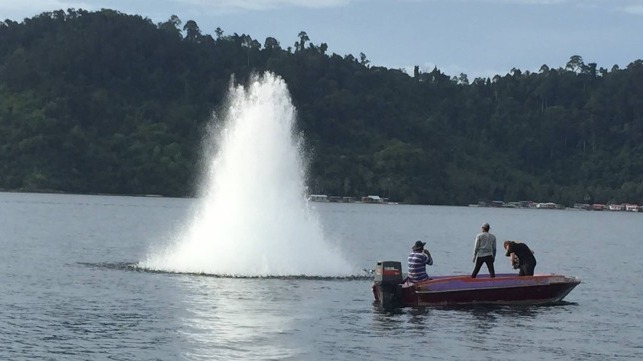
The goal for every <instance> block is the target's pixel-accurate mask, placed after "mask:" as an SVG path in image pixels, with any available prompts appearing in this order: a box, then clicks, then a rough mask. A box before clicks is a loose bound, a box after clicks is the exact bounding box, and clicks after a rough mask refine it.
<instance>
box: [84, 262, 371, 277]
mask: <svg viewBox="0 0 643 361" xmlns="http://www.w3.org/2000/svg"><path fill="white" fill-rule="evenodd" d="M78 264H79V265H81V266H84V267H90V268H100V269H108V270H117V271H132V272H145V273H157V274H168V275H186V276H199V277H212V278H236V279H283V280H293V279H294V280H324V281H364V280H372V279H373V275H372V274H369V273H368V272H366V270H364V274H355V275H346V276H309V275H266V276H246V275H230V274H212V273H204V272H176V271H165V270H157V269H153V268H146V267H141V266H140V264H139V263H138V262H99V263H90V262H78Z"/></svg>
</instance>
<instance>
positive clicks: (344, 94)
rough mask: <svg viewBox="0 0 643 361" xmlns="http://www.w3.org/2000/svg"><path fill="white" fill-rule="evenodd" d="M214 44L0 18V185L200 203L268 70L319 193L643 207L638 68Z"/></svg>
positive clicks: (139, 29)
mask: <svg viewBox="0 0 643 361" xmlns="http://www.w3.org/2000/svg"><path fill="white" fill-rule="evenodd" d="M181 24H185V25H184V26H183V27H181ZM214 33H215V37H214V38H213V37H212V36H210V35H208V34H204V33H202V32H201V30H200V28H199V26H198V24H197V23H196V22H195V21H193V20H188V21H186V22H185V23H184V22H183V21H182V20H181V19H179V18H178V17H177V16H175V15H172V16H171V17H170V18H169V19H168V20H167V21H165V22H162V23H159V24H156V25H155V24H153V23H152V22H151V21H150V20H149V19H146V18H142V17H140V16H132V15H126V14H122V13H120V12H117V11H113V10H107V9H104V10H101V11H96V12H88V11H84V10H73V9H70V10H67V11H63V10H57V11H53V12H48V13H43V14H40V15H38V16H35V17H33V18H30V19H25V20H24V21H23V22H15V21H11V20H5V21H3V22H0V188H3V189H9V190H25V191H62V192H82V193H119V194H162V195H172V196H185V195H192V194H194V193H195V184H196V181H197V178H198V175H199V172H200V169H201V166H200V161H201V149H202V141H203V134H206V133H207V127H208V125H209V123H210V122H211V121H216V119H214V120H212V119H211V118H212V116H211V114H212V112H213V111H218V110H219V107H221V106H222V105H224V101H225V96H226V92H227V90H228V87H229V86H230V84H231V83H245V82H246V80H247V79H248V78H249V77H250V76H251V74H253V73H261V72H263V71H267V70H268V71H272V72H274V73H276V74H278V75H279V76H281V77H282V78H283V79H284V80H285V81H286V83H287V84H288V87H289V90H290V93H291V95H292V99H293V103H294V105H295V106H296V108H297V115H298V119H297V128H298V129H297V130H298V131H301V132H303V134H304V136H305V141H306V142H305V145H306V157H307V160H308V164H309V172H308V178H309V181H308V185H309V191H310V192H311V193H326V194H332V195H342V196H357V197H359V196H363V195H367V194H378V195H381V196H383V197H387V198H389V199H391V200H394V201H403V202H410V203H430V204H467V203H475V202H478V201H479V200H505V201H512V200H534V201H556V202H561V203H567V204H571V203H575V202H633V203H642V204H643V174H642V173H640V169H642V167H643V156H642V154H643V85H642V84H643V61H641V60H635V61H633V62H632V63H630V64H629V65H628V66H627V67H625V68H623V69H621V68H619V67H618V66H613V67H611V69H610V70H607V69H606V68H599V67H598V64H596V63H591V62H590V63H588V64H585V62H584V60H583V58H582V57H581V56H580V55H573V56H571V57H570V59H569V61H568V62H567V63H566V64H564V67H559V68H556V67H553V66H548V65H545V64H543V65H542V66H541V68H540V69H539V71H538V72H537V73H531V72H529V71H522V70H520V69H517V68H514V69H512V70H511V71H510V72H509V74H505V75H496V76H494V77H493V78H476V79H474V80H473V81H470V80H469V77H468V76H467V75H466V74H460V75H459V76H457V77H450V76H448V75H446V74H444V73H443V72H441V71H440V70H439V69H438V68H437V67H435V68H433V69H432V70H431V71H430V72H425V71H423V70H421V69H420V67H418V66H416V67H415V69H414V70H413V74H410V75H409V74H407V73H406V72H405V71H403V70H400V69H387V68H384V67H377V66H371V64H370V62H369V61H368V60H367V58H366V55H364V54H363V53H359V56H358V57H355V56H354V55H352V54H345V55H338V54H335V53H333V54H329V53H328V49H329V46H328V44H326V43H321V45H316V44H314V43H313V42H311V39H310V38H309V36H308V34H307V33H306V32H305V31H300V32H299V33H298V34H296V35H297V36H296V41H295V43H294V51H293V48H287V49H282V48H281V46H280V42H279V41H278V40H277V39H275V38H273V37H267V38H266V39H265V42H264V44H263V46H262V44H261V43H259V42H258V41H257V40H255V39H253V38H252V37H251V36H250V35H246V34H241V35H239V34H237V33H234V34H232V35H224V31H223V30H222V29H221V28H218V27H217V28H216V29H215V31H214Z"/></svg>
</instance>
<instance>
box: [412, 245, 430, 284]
mask: <svg viewBox="0 0 643 361" xmlns="http://www.w3.org/2000/svg"><path fill="white" fill-rule="evenodd" d="M424 245H426V242H422V241H417V242H415V245H413V248H412V250H413V251H412V252H411V254H409V259H408V261H409V275H408V280H409V282H412V283H415V282H420V281H424V280H428V279H429V275H428V274H427V273H426V265H429V266H431V265H433V258H432V257H431V252H429V250H425V249H424Z"/></svg>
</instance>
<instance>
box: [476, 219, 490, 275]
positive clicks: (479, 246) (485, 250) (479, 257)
mask: <svg viewBox="0 0 643 361" xmlns="http://www.w3.org/2000/svg"><path fill="white" fill-rule="evenodd" d="M481 228H482V232H481V233H479V234H478V235H477V236H476V240H475V245H474V247H473V262H475V264H476V266H475V268H474V269H473V273H471V278H476V276H477V275H478V272H479V271H480V267H482V264H483V263H484V264H486V265H487V269H488V270H489V276H490V277H491V278H494V277H496V271H495V270H494V268H493V261H494V260H495V258H496V236H494V235H493V234H491V233H489V229H490V228H491V227H489V223H485V224H483V225H482V227H481Z"/></svg>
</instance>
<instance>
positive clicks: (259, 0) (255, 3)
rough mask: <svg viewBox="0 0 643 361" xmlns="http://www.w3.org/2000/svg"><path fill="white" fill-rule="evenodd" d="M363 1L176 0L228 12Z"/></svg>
mask: <svg viewBox="0 0 643 361" xmlns="http://www.w3.org/2000/svg"><path fill="white" fill-rule="evenodd" d="M356 1H363V0H175V2H177V3H179V4H182V5H190V6H198V7H202V8H218V9H228V10H270V9H278V8H284V7H298V8H331V7H342V6H346V5H348V4H350V3H352V2H356Z"/></svg>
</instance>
